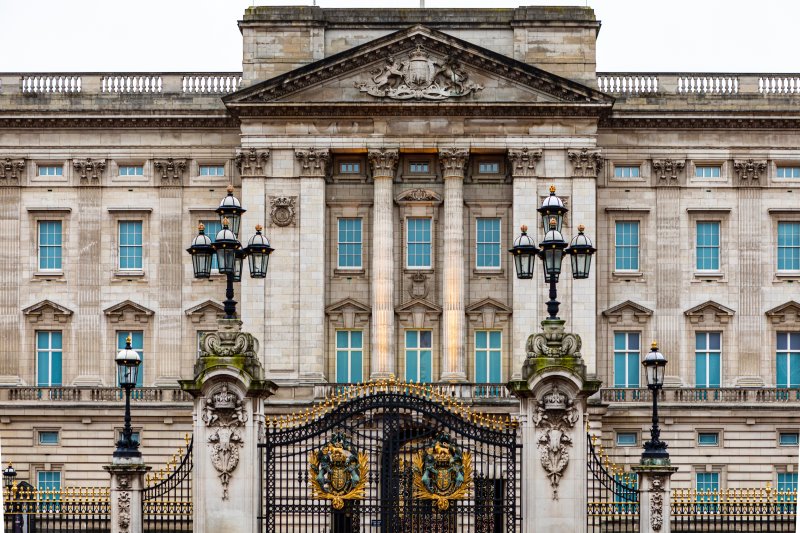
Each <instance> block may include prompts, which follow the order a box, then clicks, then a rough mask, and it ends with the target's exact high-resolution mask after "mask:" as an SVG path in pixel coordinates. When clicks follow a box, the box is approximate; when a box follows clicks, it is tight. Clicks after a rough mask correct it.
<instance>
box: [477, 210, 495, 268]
mask: <svg viewBox="0 0 800 533" xmlns="http://www.w3.org/2000/svg"><path fill="white" fill-rule="evenodd" d="M476 246H477V251H476V259H477V263H476V266H477V267H478V268H500V219H499V218H479V219H478V228H477V239H476Z"/></svg>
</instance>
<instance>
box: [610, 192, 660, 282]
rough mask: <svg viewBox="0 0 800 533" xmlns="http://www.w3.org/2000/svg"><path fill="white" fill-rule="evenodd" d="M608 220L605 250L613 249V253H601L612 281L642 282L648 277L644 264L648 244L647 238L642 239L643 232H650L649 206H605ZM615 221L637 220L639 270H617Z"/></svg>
mask: <svg viewBox="0 0 800 533" xmlns="http://www.w3.org/2000/svg"><path fill="white" fill-rule="evenodd" d="M605 212H606V215H607V217H608V218H607V220H608V229H609V231H607V232H606V242H605V247H604V249H605V250H613V251H614V252H613V253H609V254H603V255H604V256H605V260H606V261H607V263H606V268H607V269H608V272H610V273H611V281H612V282H620V281H622V282H624V281H635V282H637V283H644V282H645V281H646V280H647V278H648V273H647V270H646V265H648V264H650V262H649V261H647V259H648V253H649V252H650V246H649V243H648V241H647V239H642V235H643V234H646V233H647V234H650V233H649V232H650V229H651V228H650V208H613V207H607V208H605ZM617 222H639V270H636V271H632V270H631V271H628V270H619V271H618V270H617V269H616V267H617V253H616V237H617Z"/></svg>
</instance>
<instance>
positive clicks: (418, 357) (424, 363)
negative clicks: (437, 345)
mask: <svg viewBox="0 0 800 533" xmlns="http://www.w3.org/2000/svg"><path fill="white" fill-rule="evenodd" d="M432 337H433V334H432V333H431V331H430V330H427V329H410V330H406V381H412V382H414V383H430V382H431V376H432V375H433V372H432V367H431V364H432V361H431V353H432V341H433V338H432Z"/></svg>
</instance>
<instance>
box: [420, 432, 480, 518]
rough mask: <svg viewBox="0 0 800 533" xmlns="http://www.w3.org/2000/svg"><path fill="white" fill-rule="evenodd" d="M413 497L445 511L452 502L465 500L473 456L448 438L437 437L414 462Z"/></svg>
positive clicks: (468, 487) (445, 436)
mask: <svg viewBox="0 0 800 533" xmlns="http://www.w3.org/2000/svg"><path fill="white" fill-rule="evenodd" d="M412 471H413V475H414V477H413V483H414V497H415V498H417V499H419V500H433V501H435V502H436V507H437V509H439V510H440V511H446V510H447V509H448V508H449V507H450V502H451V501H452V500H460V499H463V498H465V497H466V496H467V494H468V492H469V490H470V486H471V484H472V456H471V455H470V453H469V452H462V451H461V449H460V448H459V447H458V446H456V445H455V444H454V443H453V442H452V441H451V440H450V437H448V436H447V435H444V434H442V435H439V436H438V437H437V438H436V440H434V441H433V442H431V443H430V444H429V445H428V446H426V447H425V448H424V449H422V450H420V451H419V452H418V453H417V455H416V456H415V457H414V460H413V466H412Z"/></svg>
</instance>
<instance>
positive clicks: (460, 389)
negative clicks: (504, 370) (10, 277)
mask: <svg viewBox="0 0 800 533" xmlns="http://www.w3.org/2000/svg"><path fill="white" fill-rule="evenodd" d="M350 385H355V384H353V383H320V384H317V385H314V397H315V398H327V397H329V396H331V395H336V394H338V393H339V392H341V391H342V390H344V389H345V388H347V387H348V386H350ZM425 385H426V386H427V385H428V384H425ZM430 387H431V389H432V390H433V391H434V392H435V393H438V394H440V395H443V396H449V397H451V398H458V399H459V400H461V401H463V402H467V403H469V402H480V403H508V402H509V401H510V402H516V399H514V397H513V396H512V395H511V393H509V392H508V389H507V388H506V384H505V383H430Z"/></svg>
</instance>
